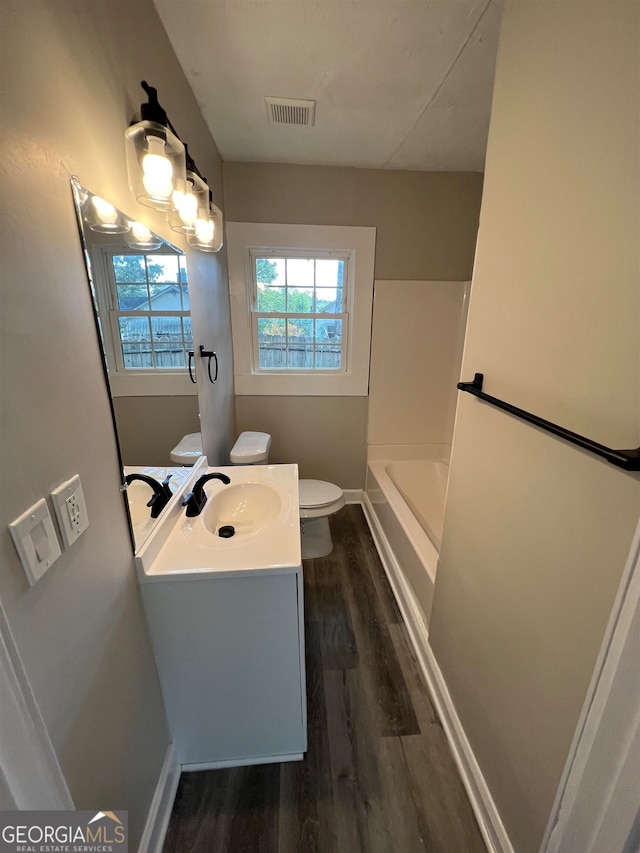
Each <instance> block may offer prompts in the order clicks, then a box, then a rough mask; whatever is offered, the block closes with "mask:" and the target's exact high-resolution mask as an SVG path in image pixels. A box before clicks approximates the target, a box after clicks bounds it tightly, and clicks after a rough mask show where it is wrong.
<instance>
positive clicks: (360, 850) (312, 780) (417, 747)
mask: <svg viewBox="0 0 640 853" xmlns="http://www.w3.org/2000/svg"><path fill="white" fill-rule="evenodd" d="M331 526H332V531H333V537H334V544H335V547H334V550H333V553H332V554H331V555H330V556H329V557H324V558H322V559H318V560H308V561H305V564H304V578H305V595H306V600H305V633H306V644H307V647H306V658H307V697H308V735H309V749H308V752H307V753H306V756H305V758H304V760H303V761H299V762H290V763H287V764H267V765H261V766H255V767H238V768H233V769H230V770H211V771H203V772H199V773H184V774H183V775H182V778H181V780H180V786H179V788H178V792H177V795H176V801H175V805H174V808H173V813H172V816H171V822H170V825H169V830H168V833H167V838H166V842H165V846H164V853H205V851H206V853H241V851H242V853H245V851H246V853H396V851H397V853H419V851H427V853H486V848H485V846H484V844H483V841H482V837H481V835H480V832H479V830H478V827H477V824H476V821H475V819H474V816H473V812H472V810H471V807H470V806H469V802H468V800H467V797H466V794H465V791H464V789H463V787H462V783H461V782H460V779H459V777H458V773H457V770H456V767H455V764H454V761H453V758H452V756H451V752H450V750H449V746H448V743H447V740H446V737H445V735H444V732H443V730H442V726H441V724H440V721H439V719H438V716H437V714H436V712H435V710H434V708H433V705H432V704H431V701H430V699H429V695H428V693H427V690H426V688H425V686H424V683H423V680H422V676H421V675H420V672H419V669H418V665H417V663H416V661H415V658H414V656H413V653H412V649H411V646H410V644H409V641H408V638H407V634H406V629H405V627H404V624H403V621H402V617H401V615H400V612H399V611H398V608H397V606H396V603H395V600H394V598H393V595H392V593H391V590H390V588H389V584H388V582H387V579H386V576H385V574H384V570H383V568H382V566H381V564H380V560H379V558H378V555H377V553H376V550H375V547H374V544H373V541H372V539H371V535H370V533H369V529H368V527H367V524H366V521H365V519H364V516H363V514H362V510H361V509H360V507H359V506H347V507H345V508H344V509H343V510H341V511H340V512H339V513H338V514H337V515H335V516H334V517H333V518H332V520H331Z"/></svg>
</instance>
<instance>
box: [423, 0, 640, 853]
mask: <svg viewBox="0 0 640 853" xmlns="http://www.w3.org/2000/svg"><path fill="white" fill-rule="evenodd" d="M639 13H640V9H639V7H638V5H637V4H635V3H608V2H602V3H538V2H524V3H523V2H514V3H511V4H508V7H507V11H506V16H505V19H504V24H503V32H502V38H501V43H500V49H499V55H498V67H497V73H496V83H495V93H494V105H493V114H492V120H491V130H490V135H489V149H488V155H487V168H486V175H485V190H484V198H483V204H482V212H481V218H480V229H479V237H478V252H477V258H476V265H475V273H474V279H473V285H472V289H471V304H470V311H469V323H468V332H467V340H466V345H465V355H464V364H463V375H464V376H466V377H467V378H469V379H470V378H472V377H473V374H474V372H475V371H480V372H484V374H485V387H486V390H487V392H488V393H490V394H494V395H495V396H497V397H501V398H504V399H507V400H509V401H512V402H513V403H515V404H516V405H519V406H521V407H523V408H525V409H528V410H530V411H534V412H536V413H538V414H540V415H541V416H542V417H545V418H548V419H550V420H551V421H556V422H558V423H561V424H563V425H564V426H566V427H568V428H569V429H572V430H574V431H577V432H580V433H583V434H585V435H587V436H590V437H592V438H593V439H595V440H596V441H599V442H601V443H604V444H607V445H610V446H613V447H636V446H637V445H638V444H639V443H640V442H639V439H640V423H639V417H638V416H639V410H640V405H639V403H640V400H639V394H640V359H639V343H640V340H639V328H638V316H639V298H640V289H639V287H638V283H639V281H640V268H639V260H640V259H639V255H638V229H639V226H640V217H639V200H640V199H639V188H640V174H639V163H638V150H639V142H640V138H639V133H638V128H639V122H638V118H639V116H638V110H639V105H640V91H639V83H638V81H639V76H638V68H639V61H640V53H639V46H640V42H639V41H638V25H639V23H640V22H639V20H638V16H639ZM639 512H640V481H639V478H638V475H632V474H628V473H625V472H624V471H621V470H619V469H616V468H614V467H612V466H610V465H608V464H607V463H605V462H604V461H601V460H599V459H598V458H596V457H594V456H591V455H588V454H586V453H585V452H583V451H580V450H578V449H577V448H573V447H572V446H570V445H567V444H565V443H563V442H562V441H559V440H558V439H555V438H554V437H552V436H550V435H548V434H545V433H542V432H540V431H538V430H536V429H534V428H532V427H530V426H528V425H526V424H524V423H522V422H520V421H517V420H515V419H513V418H511V417H509V416H508V415H506V414H505V413H503V412H500V411H499V410H497V409H494V408H491V407H490V406H488V405H486V404H483V403H481V402H479V401H478V400H476V399H474V398H472V397H471V396H469V395H466V394H461V395H460V399H459V404H458V411H457V416H456V427H455V436H454V445H453V457H452V465H451V476H450V481H449V492H448V501H447V508H446V516H445V523H444V533H443V542H442V550H441V559H440V564H439V568H438V575H437V580H436V586H435V599H434V604H433V610H432V615H431V627H430V643H431V645H432V648H433V650H434V653H435V655H436V658H437V660H438V663H439V665H440V668H441V669H442V672H443V674H444V677H445V679H446V682H447V685H448V687H449V691H450V693H451V696H452V699H453V702H454V704H455V706H456V709H457V712H458V714H459V716H460V718H461V720H462V723H463V725H464V728H465V731H466V733H467V735H468V737H469V740H470V742H471V745H472V747H473V750H474V752H475V755H476V757H477V759H478V761H479V763H480V766H481V769H482V772H483V774H484V776H485V778H486V780H487V782H488V784H489V786H490V788H491V791H492V793H493V796H494V799H495V801H496V803H497V805H498V808H499V810H500V812H501V815H502V818H503V821H504V823H505V826H506V828H507V830H508V832H509V834H510V836H511V839H512V842H513V846H514V848H515V849H516V850H518V853H533V851H537V850H538V847H539V844H540V841H541V838H542V835H543V832H544V828H545V825H546V822H547V819H548V816H549V812H550V809H551V805H552V802H553V799H554V796H555V792H556V789H557V785H558V783H559V780H560V776H561V773H562V770H563V765H564V762H565V759H566V757H567V753H568V749H569V746H570V743H571V740H572V737H573V733H574V730H575V727H576V724H577V721H578V717H579V714H580V710H581V707H582V703H583V700H584V698H585V693H586V689H587V686H588V683H589V679H590V677H591V674H592V670H593V666H594V663H595V659H596V655H597V653H598V649H599V645H600V643H601V640H602V636H603V631H604V628H605V625H606V622H607V618H608V616H609V612H610V608H611V605H612V602H613V598H614V595H615V592H616V588H617V585H618V582H619V579H620V575H621V571H622V568H623V565H624V562H625V559H626V557H627V552H628V549H629V545H630V542H631V538H632V534H633V531H634V528H635V524H636V523H637V519H638V514H639Z"/></svg>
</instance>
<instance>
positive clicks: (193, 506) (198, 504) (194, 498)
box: [182, 474, 231, 518]
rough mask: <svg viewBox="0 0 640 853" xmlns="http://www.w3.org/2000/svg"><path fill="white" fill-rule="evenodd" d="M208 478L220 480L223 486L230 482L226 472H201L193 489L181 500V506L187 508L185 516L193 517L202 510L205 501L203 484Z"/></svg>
mask: <svg viewBox="0 0 640 853" xmlns="http://www.w3.org/2000/svg"><path fill="white" fill-rule="evenodd" d="M209 480H222V482H223V483H224V484H225V486H228V485H229V483H230V482H231V480H230V479H229V478H228V477H227V475H226V474H203V475H202V477H200V479H198V480H196V484H195V486H194V487H193V491H192V492H189V494H188V495H185V498H184V500H183V501H182V506H186V508H187V516H188V517H189V518H194V517H195V516H196V515H200V513H201V512H202V508H203V507H204V505H205V504H206V502H207V496H206V494H205V491H204V484H205V483H208V482H209Z"/></svg>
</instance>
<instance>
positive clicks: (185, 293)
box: [180, 284, 191, 311]
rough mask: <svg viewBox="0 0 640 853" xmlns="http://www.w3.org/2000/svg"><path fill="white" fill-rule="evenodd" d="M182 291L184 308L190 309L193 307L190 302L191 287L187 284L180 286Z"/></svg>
mask: <svg viewBox="0 0 640 853" xmlns="http://www.w3.org/2000/svg"><path fill="white" fill-rule="evenodd" d="M180 292H181V294H182V310H183V311H189V310H190V309H191V303H190V302H189V288H188V287H187V285H186V284H183V285H181V286H180Z"/></svg>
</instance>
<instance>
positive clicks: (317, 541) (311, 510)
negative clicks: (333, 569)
mask: <svg viewBox="0 0 640 853" xmlns="http://www.w3.org/2000/svg"><path fill="white" fill-rule="evenodd" d="M270 447H271V436H270V435H269V434H268V433H266V432H243V433H241V435H240V436H239V438H238V440H237V441H236V443H235V444H234V445H233V448H232V450H231V454H230V459H231V464H232V465H266V464H267V463H268V461H269V448H270ZM299 490H300V539H301V545H302V559H303V560H310V559H313V558H314V557H326V556H327V554H330V553H331V551H332V550H333V541H332V539H331V530H330V528H329V516H330V515H333V514H334V513H335V512H338V510H339V509H342V507H343V506H344V495H343V494H342V489H341V488H339V486H335V485H334V484H333V483H327V482H325V481H324V480H300V481H299Z"/></svg>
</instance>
